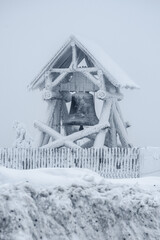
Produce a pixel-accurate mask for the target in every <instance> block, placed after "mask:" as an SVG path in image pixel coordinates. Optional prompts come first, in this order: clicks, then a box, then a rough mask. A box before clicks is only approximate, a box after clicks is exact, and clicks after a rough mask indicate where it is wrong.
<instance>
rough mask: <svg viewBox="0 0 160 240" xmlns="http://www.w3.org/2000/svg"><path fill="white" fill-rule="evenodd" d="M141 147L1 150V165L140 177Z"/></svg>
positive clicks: (105, 175)
mask: <svg viewBox="0 0 160 240" xmlns="http://www.w3.org/2000/svg"><path fill="white" fill-rule="evenodd" d="M140 157H141V156H140V150H139V149H138V148H104V149H103V148H101V149H96V148H89V149H70V148H60V149H49V148H47V149H41V148H33V149H32V148H29V149H26V148H24V149H20V148H19V149H16V148H13V149H12V148H10V149H9V148H1V149H0V165H2V166H5V167H7V168H15V169H34V168H50V167H51V168H55V167H59V168H64V167H65V168H71V167H72V168H73V167H74V168H75V167H76V168H88V169H91V170H93V171H95V172H97V173H99V174H100V175H101V176H103V177H106V178H125V177H139V176H140Z"/></svg>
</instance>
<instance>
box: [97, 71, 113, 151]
mask: <svg viewBox="0 0 160 240" xmlns="http://www.w3.org/2000/svg"><path fill="white" fill-rule="evenodd" d="M98 74H99V79H100V80H101V88H102V90H103V91H106V87H105V82H104V78H103V73H102V72H100V71H99V73H98ZM111 106H112V99H111V98H109V99H107V100H104V101H103V106H102V110H101V115H100V119H99V124H105V123H107V124H108V125H109V117H110V110H111ZM107 131H108V129H107V130H101V131H100V132H99V133H98V134H97V136H96V138H95V141H94V147H95V148H99V147H103V145H104V142H105V136H106V132H107Z"/></svg>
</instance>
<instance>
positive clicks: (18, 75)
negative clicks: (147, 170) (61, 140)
mask: <svg viewBox="0 0 160 240" xmlns="http://www.w3.org/2000/svg"><path fill="white" fill-rule="evenodd" d="M0 32H1V35H0V36H1V37H0V83H1V92H0V147H3V146H11V145H12V142H13V140H14V137H15V132H14V130H13V129H12V126H13V122H14V120H19V121H21V122H24V123H25V124H26V126H27V128H28V130H29V132H30V133H31V135H32V136H33V137H34V136H35V134H36V130H34V127H33V122H34V120H36V119H37V120H42V119H43V115H44V110H45V105H44V104H43V101H42V99H41V93H40V92H39V91H33V92H28V90H27V85H28V84H29V83H30V82H31V81H32V80H33V79H34V77H35V76H36V75H37V74H38V73H39V72H40V70H41V69H42V68H43V66H44V65H45V64H46V63H47V62H48V61H49V60H50V58H51V57H53V55H54V53H55V52H56V51H57V50H58V49H57V48H58V47H59V46H60V43H62V44H63V42H65V41H66V40H67V38H68V37H69V36H70V35H71V34H75V35H82V36H84V37H86V38H88V39H91V40H93V41H94V42H95V43H96V44H99V45H100V46H101V48H103V49H104V51H106V52H107V53H108V54H109V55H110V56H111V57H112V58H113V59H114V60H115V61H116V62H117V63H118V64H119V66H120V67H121V68H122V69H123V70H125V71H126V72H127V74H128V75H129V76H130V78H131V79H132V80H133V81H135V82H136V83H137V84H138V85H140V87H141V89H140V90H123V93H124V100H123V101H122V102H121V110H122V112H123V115H124V118H125V120H126V121H129V122H130V123H131V124H132V127H131V128H130V129H129V131H128V133H129V138H130V139H131V142H132V143H133V144H134V145H136V146H139V145H140V146H160V126H159V125H160V106H159V105H160V1H159V0H80V1H78V0H57V1H56V0H25V1H24V0H14V1H12V0H0Z"/></svg>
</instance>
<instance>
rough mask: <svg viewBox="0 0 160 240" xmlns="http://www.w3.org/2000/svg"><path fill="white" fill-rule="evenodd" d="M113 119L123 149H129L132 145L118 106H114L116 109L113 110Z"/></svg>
mask: <svg viewBox="0 0 160 240" xmlns="http://www.w3.org/2000/svg"><path fill="white" fill-rule="evenodd" d="M113 119H114V123H115V127H116V130H117V133H118V135H119V139H120V141H121V144H122V147H128V146H129V145H130V143H129V139H128V135H127V131H126V128H125V126H124V124H123V122H122V119H121V117H120V115H119V113H118V111H117V108H116V105H115V104H114V109H113Z"/></svg>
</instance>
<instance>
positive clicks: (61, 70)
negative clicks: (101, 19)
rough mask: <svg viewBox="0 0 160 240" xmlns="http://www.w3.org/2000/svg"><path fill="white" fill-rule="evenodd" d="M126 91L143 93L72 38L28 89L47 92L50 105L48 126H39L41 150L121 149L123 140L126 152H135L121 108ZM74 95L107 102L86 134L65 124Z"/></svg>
mask: <svg viewBox="0 0 160 240" xmlns="http://www.w3.org/2000/svg"><path fill="white" fill-rule="evenodd" d="M121 88H130V89H134V88H139V87H138V86H137V85H136V84H135V83H134V82H133V81H132V80H130V79H129V77H128V76H127V75H126V74H125V73H124V72H123V71H122V70H121V69H120V68H119V67H118V66H117V65H116V64H115V63H114V62H113V61H112V60H111V59H110V57H109V56H108V55H106V54H105V53H104V52H103V51H102V50H101V49H100V48H99V47H97V46H94V45H93V44H90V43H89V42H87V41H85V40H84V39H80V40H78V39H77V38H76V37H74V36H71V37H70V38H69V40H68V41H67V42H66V43H65V44H64V45H63V46H62V47H61V49H60V50H59V51H58V52H57V54H56V55H55V56H54V57H53V58H52V59H51V60H50V61H49V63H48V64H47V65H46V66H45V67H44V68H43V70H42V71H41V72H40V74H39V75H38V76H37V78H35V79H34V81H32V82H31V83H30V85H29V89H31V90H34V89H40V90H43V98H44V100H45V101H47V103H48V111H47V113H46V121H45V123H42V122H40V121H35V123H34V125H35V127H37V128H38V129H39V130H40V136H39V140H38V143H37V146H38V147H42V148H46V147H49V148H59V147H63V146H66V147H69V148H88V147H94V148H102V147H105V146H106V147H117V146H119V145H118V142H117V140H118V139H119V142H120V144H121V146H122V147H130V146H131V143H130V141H129V138H128V134H127V127H129V124H128V123H126V122H125V121H124V120H123V117H122V113H121V110H120V107H119V104H118V101H120V100H122V99H123V95H122V93H121V92H120V89H121ZM75 92H91V93H94V95H95V97H96V99H98V100H101V101H103V105H102V109H101V114H100V117H99V123H98V124H96V125H94V126H89V127H87V128H86V129H84V130H81V131H77V130H75V129H73V128H72V127H71V126H68V125H65V124H64V123H65V119H66V118H67V117H68V114H69V113H68V107H67V103H68V102H70V101H71V99H72V93H75ZM61 126H63V128H64V131H63V134H62V132H61ZM83 138H87V139H88V140H87V141H86V142H85V144H83V145H81V146H79V145H77V141H78V140H80V139H83Z"/></svg>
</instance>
